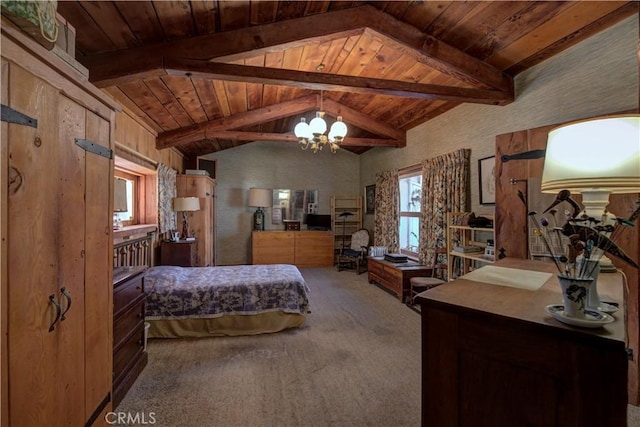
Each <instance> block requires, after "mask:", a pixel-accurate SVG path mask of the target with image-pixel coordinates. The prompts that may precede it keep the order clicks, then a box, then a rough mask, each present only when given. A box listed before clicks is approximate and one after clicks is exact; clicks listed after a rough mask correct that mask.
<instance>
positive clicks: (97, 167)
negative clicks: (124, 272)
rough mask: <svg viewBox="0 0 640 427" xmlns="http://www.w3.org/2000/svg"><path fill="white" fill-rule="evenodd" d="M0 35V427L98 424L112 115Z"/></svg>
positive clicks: (108, 359) (105, 103)
mask: <svg viewBox="0 0 640 427" xmlns="http://www.w3.org/2000/svg"><path fill="white" fill-rule="evenodd" d="M2 38H3V40H2V74H1V77H2V85H1V88H2V89H1V90H2V103H3V112H2V116H3V119H2V128H1V129H0V130H1V132H0V134H1V135H2V144H1V147H2V148H1V150H0V172H1V173H0V188H1V190H0V192H1V201H0V217H1V222H0V223H1V228H0V242H1V246H0V266H1V270H0V276H1V277H0V284H1V285H0V286H1V288H0V302H1V304H2V317H1V319H0V320H1V321H0V324H1V328H2V333H1V337H2V342H1V343H2V357H1V359H2V372H1V375H2V378H3V379H2V390H1V392H2V393H1V395H2V420H1V423H2V425H10V426H20V427H28V426H43V425H47V426H63V425H64V426H83V425H106V424H105V420H104V415H105V413H106V412H107V411H110V410H111V369H109V367H110V366H111V363H112V342H111V340H112V312H111V311H112V283H111V275H112V269H111V262H112V244H113V242H112V231H111V228H112V216H111V210H112V194H113V158H112V150H113V145H114V140H113V128H114V117H115V111H116V109H117V108H118V106H117V104H116V103H115V102H114V101H113V100H111V99H110V98H109V97H107V96H105V95H104V94H103V93H102V92H101V91H100V90H98V89H97V88H95V87H93V86H92V85H90V84H89V83H88V82H87V79H86V78H83V76H82V75H81V74H80V73H79V72H78V71H77V70H76V69H75V68H73V67H70V66H69V65H68V64H67V63H66V62H65V61H63V60H62V59H60V58H59V57H58V56H56V55H55V54H53V53H51V52H49V51H47V50H45V49H44V48H42V47H41V46H40V45H38V44H36V43H35V42H34V41H33V40H31V39H29V38H27V37H26V36H24V35H23V34H22V33H21V32H20V31H19V30H17V29H16V27H14V26H13V24H11V23H10V22H8V21H6V20H5V19H4V18H2ZM5 106H7V107H9V108H11V109H13V110H15V111H16V113H14V114H13V116H14V117H20V115H26V116H28V117H30V118H31V119H33V120H32V121H30V122H29V121H27V122H26V123H27V124H22V123H25V122H24V121H21V122H22V123H13V122H9V121H7V120H10V119H8V116H9V114H6V110H5ZM83 146H85V147H87V148H83Z"/></svg>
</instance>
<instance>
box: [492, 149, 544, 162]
mask: <svg viewBox="0 0 640 427" xmlns="http://www.w3.org/2000/svg"><path fill="white" fill-rule="evenodd" d="M545 151H546V150H531V151H525V152H523V153H516V154H503V155H502V156H501V157H500V160H502V163H507V162H508V161H509V160H533V159H540V158H542V157H544V153H545Z"/></svg>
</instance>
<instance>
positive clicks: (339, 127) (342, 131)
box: [329, 116, 347, 139]
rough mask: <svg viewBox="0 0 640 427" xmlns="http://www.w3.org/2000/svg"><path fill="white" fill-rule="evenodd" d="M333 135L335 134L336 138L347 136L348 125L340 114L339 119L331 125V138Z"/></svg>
mask: <svg viewBox="0 0 640 427" xmlns="http://www.w3.org/2000/svg"><path fill="white" fill-rule="evenodd" d="M331 136H333V137H334V138H335V137H338V138H344V137H345V136H347V125H345V124H344V122H343V121H342V117H340V116H338V121H336V122H334V123H333V125H331V130H330V131H329V137H330V139H331Z"/></svg>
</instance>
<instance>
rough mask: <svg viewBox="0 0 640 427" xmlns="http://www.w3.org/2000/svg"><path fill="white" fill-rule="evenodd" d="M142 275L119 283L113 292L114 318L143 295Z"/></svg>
mask: <svg viewBox="0 0 640 427" xmlns="http://www.w3.org/2000/svg"><path fill="white" fill-rule="evenodd" d="M142 277H143V276H142V274H140V275H138V276H135V277H132V278H131V279H129V280H127V281H124V282H122V283H119V284H118V285H117V286H116V288H115V289H114V290H113V315H114V317H116V316H118V314H119V313H120V312H121V311H122V310H124V309H125V308H127V306H128V305H130V304H132V303H133V301H135V300H137V299H138V298H139V297H140V296H141V295H144V285H143V282H142Z"/></svg>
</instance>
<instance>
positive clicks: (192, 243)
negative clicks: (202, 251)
mask: <svg viewBox="0 0 640 427" xmlns="http://www.w3.org/2000/svg"><path fill="white" fill-rule="evenodd" d="M160 264H162V265H177V266H179V267H197V266H198V241H197V240H179V241H177V242H171V241H162V243H161V245H160Z"/></svg>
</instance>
